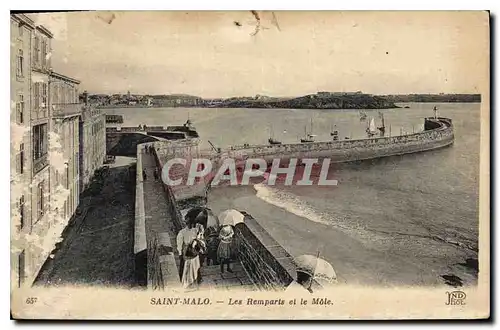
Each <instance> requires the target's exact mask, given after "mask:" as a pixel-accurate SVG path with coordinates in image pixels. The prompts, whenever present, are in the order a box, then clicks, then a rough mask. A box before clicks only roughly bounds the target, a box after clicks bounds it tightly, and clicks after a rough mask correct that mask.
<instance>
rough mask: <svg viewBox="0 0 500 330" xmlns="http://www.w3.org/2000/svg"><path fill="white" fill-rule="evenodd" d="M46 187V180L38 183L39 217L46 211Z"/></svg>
mask: <svg viewBox="0 0 500 330" xmlns="http://www.w3.org/2000/svg"><path fill="white" fill-rule="evenodd" d="M44 193H45V187H44V182H43V181H42V182H40V183H39V184H38V193H37V198H38V200H37V210H38V219H40V218H41V217H42V216H43V215H44V213H45V196H44Z"/></svg>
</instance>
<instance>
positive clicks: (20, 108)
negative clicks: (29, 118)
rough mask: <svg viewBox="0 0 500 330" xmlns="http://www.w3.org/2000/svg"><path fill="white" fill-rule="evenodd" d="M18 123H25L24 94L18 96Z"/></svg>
mask: <svg viewBox="0 0 500 330" xmlns="http://www.w3.org/2000/svg"><path fill="white" fill-rule="evenodd" d="M16 122H17V123H18V124H22V123H24V95H23V94H18V95H17V102H16Z"/></svg>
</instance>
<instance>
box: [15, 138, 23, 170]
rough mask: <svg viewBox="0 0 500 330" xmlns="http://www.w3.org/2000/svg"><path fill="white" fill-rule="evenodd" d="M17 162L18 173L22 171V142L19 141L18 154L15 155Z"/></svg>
mask: <svg viewBox="0 0 500 330" xmlns="http://www.w3.org/2000/svg"><path fill="white" fill-rule="evenodd" d="M17 157H18V158H17V162H18V172H19V174H23V173H24V143H21V144H20V145H19V154H18V155H17Z"/></svg>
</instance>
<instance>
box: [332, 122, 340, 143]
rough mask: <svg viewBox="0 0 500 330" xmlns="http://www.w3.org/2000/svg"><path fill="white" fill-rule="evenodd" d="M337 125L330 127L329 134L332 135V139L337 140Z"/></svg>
mask: <svg viewBox="0 0 500 330" xmlns="http://www.w3.org/2000/svg"><path fill="white" fill-rule="evenodd" d="M336 128H337V125H334V127H333V128H332V129H331V132H330V136H331V137H333V141H337V140H338V139H339V131H337V129H336Z"/></svg>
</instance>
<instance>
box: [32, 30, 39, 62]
mask: <svg viewBox="0 0 500 330" xmlns="http://www.w3.org/2000/svg"><path fill="white" fill-rule="evenodd" d="M35 33H36V32H35ZM39 59H40V37H39V36H38V35H37V36H35V42H34V49H33V62H34V64H35V65H38V64H40V61H39Z"/></svg>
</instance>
